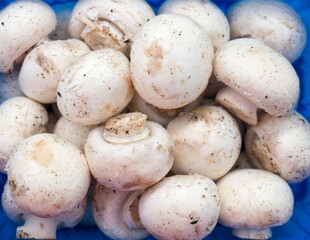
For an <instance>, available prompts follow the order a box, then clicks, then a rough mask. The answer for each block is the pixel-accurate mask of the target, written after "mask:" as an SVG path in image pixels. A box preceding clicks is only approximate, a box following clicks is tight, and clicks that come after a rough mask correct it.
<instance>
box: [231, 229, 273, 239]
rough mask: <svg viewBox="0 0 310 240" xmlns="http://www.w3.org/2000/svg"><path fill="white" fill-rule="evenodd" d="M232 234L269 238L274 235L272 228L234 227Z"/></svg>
mask: <svg viewBox="0 0 310 240" xmlns="http://www.w3.org/2000/svg"><path fill="white" fill-rule="evenodd" d="M232 234H233V235H235V236H236V237H238V238H243V239H268V238H270V237H271V236H272V232H271V229H270V228H265V229H244V228H237V229H236V228H235V229H233V231H232Z"/></svg>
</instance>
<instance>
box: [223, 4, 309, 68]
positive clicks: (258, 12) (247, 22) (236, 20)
mask: <svg viewBox="0 0 310 240" xmlns="http://www.w3.org/2000/svg"><path fill="white" fill-rule="evenodd" d="M227 17H228V20H229V24H230V28H231V38H232V39H235V38H240V37H250V38H255V39H258V40H261V41H263V42H264V43H265V44H266V45H268V46H269V47H271V48H273V49H275V50H277V51H279V52H280V53H281V54H283V55H284V56H285V57H286V58H287V59H288V60H289V61H290V62H294V61H295V60H296V59H297V58H298V57H299V56H300V55H301V53H302V51H303V50H304V48H305V46H306V41H307V33H306V27H305V25H304V23H303V22H302V20H301V18H300V16H299V15H298V14H297V13H296V12H295V10H294V9H293V8H292V7H290V6H289V5H288V4H287V3H284V2H283V1H278V0H243V1H238V2H236V3H235V4H233V5H232V6H231V7H230V9H229V10H228V12H227Z"/></svg>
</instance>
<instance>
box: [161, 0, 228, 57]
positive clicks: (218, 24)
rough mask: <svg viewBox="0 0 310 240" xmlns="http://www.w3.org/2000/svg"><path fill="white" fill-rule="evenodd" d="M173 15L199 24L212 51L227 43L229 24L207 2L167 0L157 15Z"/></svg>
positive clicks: (218, 11) (221, 13) (210, 3)
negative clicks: (206, 36)
mask: <svg viewBox="0 0 310 240" xmlns="http://www.w3.org/2000/svg"><path fill="white" fill-rule="evenodd" d="M165 13H174V14H180V15H183V16H186V17H189V18H191V19H193V20H195V21H196V22H197V23H199V24H200V25H201V26H202V27H203V29H204V30H205V31H206V33H207V34H208V36H209V37H210V39H211V41H212V45H213V48H214V51H216V50H217V49H218V48H219V47H220V46H222V45H223V44H224V43H226V42H228V41H229V38H230V31H229V23H228V20H227V18H226V16H225V14H224V13H223V12H222V11H221V10H220V9H219V8H218V7H217V6H216V5H215V4H214V3H213V2H212V1H209V0H203V1H201V0H190V1H188V0H167V1H165V2H164V3H163V5H161V7H160V9H159V11H158V14H165Z"/></svg>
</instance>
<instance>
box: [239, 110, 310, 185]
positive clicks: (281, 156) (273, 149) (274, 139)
mask: <svg viewBox="0 0 310 240" xmlns="http://www.w3.org/2000/svg"><path fill="white" fill-rule="evenodd" d="M245 148H246V152H247V155H248V158H249V159H250V160H251V161H252V162H254V163H256V164H258V165H259V167H261V168H264V169H266V170H268V171H270V172H273V173H275V174H278V175H280V176H281V177H282V178H283V179H285V180H286V181H288V182H290V183H296V182H301V181H303V180H305V179H306V178H307V177H309V176H310V124H309V123H308V121H307V120H306V119H305V118H304V117H303V116H302V115H300V114H299V113H298V112H296V111H291V112H289V113H287V114H286V115H284V116H282V117H273V116H270V115H269V114H267V113H262V114H260V115H259V121H258V123H257V125H256V126H251V127H250V128H249V129H248V130H247V133H246V138H245Z"/></svg>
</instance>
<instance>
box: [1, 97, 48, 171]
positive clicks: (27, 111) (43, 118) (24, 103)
mask: <svg viewBox="0 0 310 240" xmlns="http://www.w3.org/2000/svg"><path fill="white" fill-rule="evenodd" d="M47 122H48V114H47V111H46V110H45V108H44V107H43V106H42V105H41V104H40V103H37V102H35V101H33V100H31V99H29V98H26V97H14V98H10V99H8V100H6V101H5V102H3V103H2V104H1V105H0V171H1V172H5V171H6V170H5V165H6V163H7V161H8V159H9V157H10V155H11V153H12V152H13V150H14V149H15V148H16V147H17V146H18V145H19V144H20V143H21V142H22V141H23V140H24V139H26V138H27V137H30V136H32V135H34V134H37V133H43V132H46V128H45V126H46V124H47Z"/></svg>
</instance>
